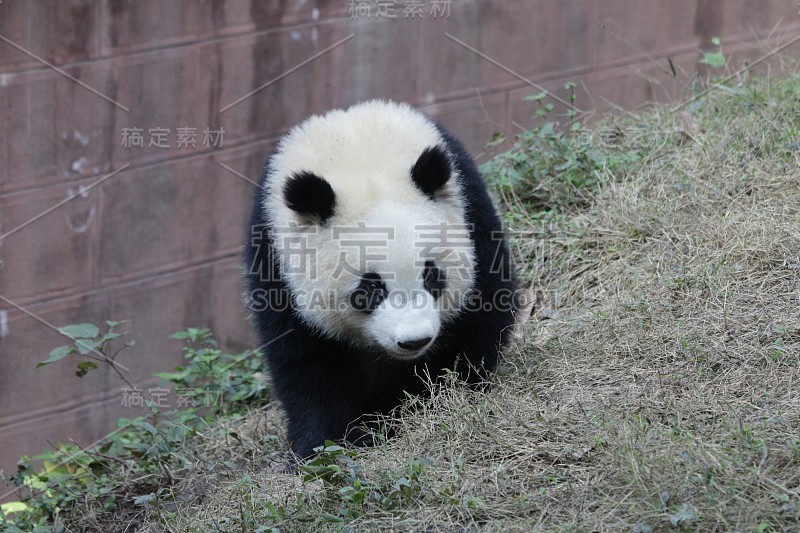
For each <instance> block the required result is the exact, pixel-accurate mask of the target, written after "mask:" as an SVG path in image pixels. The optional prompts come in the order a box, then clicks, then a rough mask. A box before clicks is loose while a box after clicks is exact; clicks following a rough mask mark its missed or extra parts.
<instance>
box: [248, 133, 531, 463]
mask: <svg viewBox="0 0 800 533" xmlns="http://www.w3.org/2000/svg"><path fill="white" fill-rule="evenodd" d="M432 122H433V121H432ZM433 124H434V125H435V127H436V129H437V130H438V132H439V134H440V135H441V137H442V139H443V140H444V145H445V147H446V151H447V152H448V153H449V155H450V161H451V162H452V164H453V165H454V166H455V168H456V170H457V171H458V174H459V177H458V179H459V180H460V181H461V187H462V191H463V193H464V198H463V200H464V202H465V207H466V209H465V217H466V219H465V222H466V223H467V224H469V225H470V227H471V228H472V231H471V232H470V237H471V239H472V241H473V243H474V250H475V260H476V265H475V278H474V288H475V289H476V290H477V291H478V293H479V294H480V295H482V298H481V302H482V303H481V304H479V305H478V306H470V307H469V308H468V309H465V310H463V311H462V312H461V313H460V314H459V315H458V316H457V318H456V319H455V320H454V321H453V322H451V323H450V324H447V325H444V326H442V329H441V330H440V332H439V335H438V337H437V339H436V343H435V348H434V349H432V350H430V351H429V352H427V353H425V354H424V355H423V356H422V357H421V358H419V359H417V360H414V361H401V360H396V359H393V358H389V357H385V356H382V354H381V353H380V351H379V350H374V349H369V348H358V347H355V346H354V345H353V344H352V343H349V342H347V341H345V340H341V339H338V340H337V338H334V336H329V335H327V334H326V333H325V332H321V331H319V328H316V327H313V326H310V325H309V324H307V323H305V322H304V321H303V320H302V318H301V317H300V316H299V315H298V314H297V313H296V312H295V311H293V309H292V308H291V307H292V306H287V305H285V304H286V302H294V300H293V298H292V295H291V290H290V288H289V286H288V285H287V283H286V281H285V280H284V279H283V276H282V274H281V267H280V261H279V260H278V259H279V258H278V257H277V256H276V250H275V248H274V246H273V245H272V238H273V237H272V235H271V233H270V231H271V230H270V228H269V225H265V207H264V205H265V195H268V194H278V193H286V191H272V192H271V191H270V190H269V188H267V187H266V186H265V184H266V180H267V172H268V168H269V164H268V165H267V167H266V168H265V172H264V175H263V176H262V187H261V188H260V189H258V190H257V191H256V194H255V202H254V206H253V210H252V215H251V218H250V227H249V228H248V232H247V242H246V245H245V253H244V260H245V265H246V275H245V276H246V289H247V291H248V295H249V297H250V308H251V309H250V310H251V312H252V320H253V322H254V325H255V328H256V330H257V332H258V334H259V336H260V340H261V342H262V345H263V346H264V350H263V351H264V355H265V358H266V363H267V366H268V369H269V374H270V377H271V384H272V393H273V394H274V397H275V398H277V399H278V400H279V401H280V403H281V404H282V406H283V408H284V410H285V413H286V416H287V421H288V439H289V441H290V442H291V447H292V450H293V451H294V452H295V453H296V454H297V455H298V456H300V457H307V456H310V455H312V454H313V449H314V448H315V447H317V446H320V445H321V444H322V443H323V442H324V441H325V440H326V439H334V440H335V439H341V438H345V437H346V438H347V439H349V440H351V441H357V440H358V439H359V438H360V437H363V433H362V432H361V431H360V430H358V429H356V428H357V426H358V425H359V418H360V417H362V415H369V414H371V413H387V412H388V411H390V410H391V409H393V408H394V407H396V406H398V405H399V404H400V402H401V401H402V400H403V398H404V395H405V393H409V394H412V395H418V394H422V393H424V392H425V391H426V384H425V381H424V379H423V378H424V377H426V376H430V377H431V378H433V379H436V378H437V377H438V376H441V375H443V374H444V373H445V372H446V369H454V370H455V371H456V372H457V373H458V374H459V375H460V377H461V378H463V380H464V381H466V382H468V383H471V384H477V383H481V382H484V381H485V379H486V377H487V374H488V373H490V372H491V371H493V370H494V369H495V368H496V366H497V362H498V353H499V351H500V349H501V348H502V347H503V345H505V344H506V342H507V341H508V340H509V337H510V335H511V334H512V327H513V324H514V311H515V308H516V307H517V305H516V297H515V293H514V291H515V282H514V277H513V274H512V268H513V267H512V264H511V256H510V252H509V249H508V245H507V243H506V240H505V238H501V240H500V241H498V238H497V235H498V234H501V232H502V230H503V228H502V223H501V220H500V217H499V216H498V213H497V210H496V208H495V206H494V204H493V203H492V200H491V199H490V197H489V194H488V191H487V188H486V185H485V183H484V180H483V178H482V177H481V175H480V173H479V172H478V169H477V167H476V165H475V163H474V162H473V160H472V159H471V157H470V156H469V155H468V153H467V151H466V150H465V149H464V147H463V146H462V144H461V143H460V142H459V141H458V140H456V139H455V138H454V137H453V136H451V135H450V134H449V133H448V132H447V131H445V130H444V128H442V127H441V126H440V125H438V124H436V123H435V122H433ZM429 156H430V154H428V155H427V156H426V155H423V154H421V158H420V160H419V161H418V163H417V165H415V166H416V167H417V168H416V169H414V168H412V169H409V177H408V179H410V180H414V181H415V182H417V183H416V185H417V187H418V188H419V189H420V190H422V191H423V192H424V193H425V195H427V196H429V197H430V198H431V199H433V200H435V199H436V195H437V191H439V190H440V187H441V184H440V183H437V181H441V180H442V178H441V171H442V170H441V169H439V170H437V168H436V167H437V165H441V161H442V159H441V157H439V158H437V157H433V158H432V160H431V161H427V162H426V160H425V157H428V158H429V159H431V158H430V157H429ZM425 172H428V173H430V174H431V175H429V176H423V175H420V174H424V173H425ZM323 178H324V177H323ZM294 179H298V180H305V181H306V183H300V184H298V185H297V186H296V187H294V188H293V190H292V191H291V192H290V193H287V197H286V198H285V201H286V202H296V203H300V204H302V203H310V204H313V203H314V202H318V200H315V199H313V198H310V197H309V195H304V194H302V193H303V191H304V189H303V187H308V190H307V192H308V193H313V192H314V190H315V189H314V187H315V186H314V183H313V182H314V180H316V179H318V177H309V176H308V175H300V176H295V178H294ZM444 179H445V180H446V178H444ZM323 192H324V191H323ZM325 194H327V193H325ZM325 194H323V196H325ZM289 196H291V198H290V197H289ZM290 207H291V206H290ZM329 208H330V209H331V210H333V211H335V209H336V203H335V199H332V198H328V199H325V198H323V200H322V203H321V205H317V206H312V207H310V208H307V209H306V210H308V211H312V212H313V211H314V210H318V211H320V212H322V214H323V215H325V216H323V217H321V218H322V219H323V220H317V221H316V222H317V223H324V219H326V218H327V216H329V215H330V213H329V212H328V211H329ZM256 294H258V295H260V297H261V298H263V299H264V300H263V301H261V302H259V303H255V300H256V299H257V298H254V295H256ZM501 294H503V295H504V298H505V302H506V303H507V305H503V306H498V305H484V304H486V303H487V302H492V299H493V297H494V296H496V295H501ZM475 307H478V308H475Z"/></svg>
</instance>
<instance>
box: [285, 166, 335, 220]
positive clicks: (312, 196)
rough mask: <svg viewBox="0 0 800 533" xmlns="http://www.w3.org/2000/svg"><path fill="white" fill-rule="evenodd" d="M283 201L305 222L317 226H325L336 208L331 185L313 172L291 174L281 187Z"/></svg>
mask: <svg viewBox="0 0 800 533" xmlns="http://www.w3.org/2000/svg"><path fill="white" fill-rule="evenodd" d="M283 201H284V202H286V206H287V207H288V208H289V209H291V210H292V211H294V212H295V213H297V214H298V215H300V216H301V217H302V218H304V219H305V220H306V221H307V222H314V223H317V224H325V222H327V220H328V219H329V218H331V217H332V216H333V211H334V208H335V207H336V195H335V194H334V193H333V188H331V184H330V183H328V182H327V181H325V180H324V179H322V178H320V177H319V176H317V175H316V174H314V173H313V172H296V173H295V174H292V176H291V177H290V178H289V179H288V180H286V183H285V184H284V186H283Z"/></svg>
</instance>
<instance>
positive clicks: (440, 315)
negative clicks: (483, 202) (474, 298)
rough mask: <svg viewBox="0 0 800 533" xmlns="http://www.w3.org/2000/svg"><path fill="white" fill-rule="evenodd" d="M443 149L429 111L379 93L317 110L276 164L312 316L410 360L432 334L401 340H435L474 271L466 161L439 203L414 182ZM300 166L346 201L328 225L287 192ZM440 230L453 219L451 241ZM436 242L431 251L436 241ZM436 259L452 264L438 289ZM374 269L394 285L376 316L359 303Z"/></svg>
mask: <svg viewBox="0 0 800 533" xmlns="http://www.w3.org/2000/svg"><path fill="white" fill-rule="evenodd" d="M436 146H438V147H440V148H441V149H443V150H445V151H446V144H445V142H444V139H442V136H441V134H440V133H439V130H438V129H437V128H436V126H435V125H434V124H433V123H432V122H431V121H430V119H428V118H427V117H425V116H424V115H423V114H421V113H419V112H417V111H416V110H414V109H413V108H412V107H410V106H408V105H404V104H397V103H391V102H384V101H379V100H375V101H369V102H365V103H362V104H359V105H356V106H353V107H351V108H349V109H346V110H336V111H332V112H329V113H327V114H325V115H320V116H313V117H311V118H309V119H308V120H306V121H305V122H303V123H302V124H300V125H299V126H297V127H295V128H293V129H292V130H291V131H290V132H289V133H288V134H287V135H286V136H285V137H284V138H283V140H282V141H281V143H280V145H279V146H278V150H277V153H276V154H274V155H273V157H272V158H271V159H270V163H269V166H268V168H267V169H266V181H265V188H266V189H267V191H266V192H267V194H265V195H264V197H263V198H264V204H263V212H264V215H265V220H266V221H267V224H268V225H269V226H270V230H271V234H272V235H273V243H272V245H273V247H274V249H275V250H276V252H277V254H276V256H277V257H278V258H279V261H280V267H281V271H282V274H283V277H284V279H285V281H286V283H287V284H288V286H289V288H290V290H291V293H292V294H293V296H294V298H295V300H296V303H297V313H298V314H299V315H300V316H301V318H302V320H303V321H304V322H305V323H306V324H307V325H309V326H311V327H313V328H315V329H316V330H317V331H319V332H321V333H323V334H325V335H329V336H333V337H335V338H337V339H339V340H345V341H347V342H349V343H352V344H354V345H357V346H361V347H364V348H376V347H382V348H383V350H384V351H385V352H386V353H387V354H389V355H391V356H394V357H396V358H405V359H408V358H415V357H418V356H420V355H422V354H423V353H424V352H425V351H426V350H427V349H428V348H430V346H431V345H433V342H432V343H430V344H429V345H427V346H424V347H423V348H421V349H419V350H417V351H414V352H409V351H408V350H401V349H399V348H398V346H397V344H398V342H403V341H406V340H416V339H422V338H431V339H435V338H436V336H437V334H438V333H439V330H440V328H441V327H442V325H444V324H446V323H447V322H449V321H451V320H453V319H454V318H455V317H456V316H457V315H458V313H459V310H460V308H461V307H462V304H463V302H464V300H465V298H467V297H468V294H469V291H470V289H471V288H472V287H473V280H474V277H475V266H474V265H475V257H474V254H475V251H474V249H473V244H472V241H471V240H470V239H469V238H468V235H467V228H466V225H465V222H464V221H465V213H464V209H465V205H464V201H463V196H464V191H462V190H461V187H462V184H461V181H460V180H459V179H458V175H457V172H458V169H457V167H456V166H455V165H451V167H452V169H453V174H451V178H450V179H449V180H447V182H446V184H445V186H444V189H443V190H442V191H441V193H440V194H438V196H437V198H436V200H435V201H434V200H433V199H431V198H428V197H427V196H426V195H425V193H423V192H422V191H420V190H419V189H418V188H417V187H415V185H414V183H413V182H412V181H411V180H410V179H409V171H410V169H411V168H412V166H413V165H414V164H415V162H416V161H417V159H418V158H419V157H420V154H421V153H423V152H424V151H425V150H426V149H428V148H431V147H436ZM298 172H311V173H314V174H316V175H317V176H319V177H322V178H323V179H324V180H326V181H327V182H328V183H329V184H330V186H331V188H332V189H333V192H334V193H335V196H336V207H335V210H334V212H333V215H332V217H331V218H330V219H329V220H327V221H326V223H325V224H322V225H320V224H314V223H309V222H308V221H304V220H302V218H301V217H299V216H298V214H297V213H295V212H294V211H292V209H290V208H289V207H288V206H287V205H286V203H285V201H284V197H283V195H282V194H280V192H281V191H282V188H283V187H284V185H285V183H286V181H287V180H289V179H290V178H291V176H292V175H293V174H295V173H298ZM443 224H444V226H442V225H443ZM359 228H361V229H362V230H365V231H360V230H359ZM376 228H377V229H379V230H381V231H377V230H376ZM435 228H444V229H442V230H440V231H446V232H447V235H448V237H449V240H448V239H444V242H442V239H441V236H440V237H438V238H432V237H431V235H433V234H434V233H435V231H437V230H436V229H435ZM370 230H376V231H375V233H370ZM354 241H359V242H360V244H358V245H354V244H353V242H354ZM433 241H436V246H435V247H434V248H433V249H431V246H430V245H427V244H426V243H429V242H433ZM370 243H371V244H370ZM364 246H366V247H365V248H362V247H364ZM298 247H300V248H298ZM363 251H366V252H367V253H366V254H362V252H363ZM362 255H367V257H361V256H362ZM426 260H436V261H437V266H438V267H439V268H441V269H442V270H443V271H444V273H445V277H446V279H447V285H446V287H445V289H444V290H443V294H442V296H440V297H439V298H434V297H433V296H432V295H431V294H430V293H429V292H428V291H426V290H425V289H424V286H423V280H422V272H423V269H424V263H425V262H426ZM343 261H344V262H343ZM351 267H354V269H351ZM365 272H375V273H378V274H380V275H381V276H382V277H383V279H384V281H385V283H386V286H387V289H388V292H389V296H388V297H387V298H386V299H385V300H384V301H383V302H382V303H381V304H380V305H379V306H378V308H377V309H375V310H374V311H373V312H372V313H370V314H365V313H362V312H359V311H357V310H355V309H353V307H352V306H351V305H350V303H349V299H350V296H351V294H352V293H353V291H354V290H355V289H356V288H357V287H358V285H359V282H360V280H361V276H362V275H363V274H364V273H365ZM334 274H335V275H334ZM434 342H435V341H434Z"/></svg>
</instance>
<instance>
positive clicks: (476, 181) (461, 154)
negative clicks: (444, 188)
mask: <svg viewBox="0 0 800 533" xmlns="http://www.w3.org/2000/svg"><path fill="white" fill-rule="evenodd" d="M434 124H435V126H436V129H437V130H439V134H440V135H441V136H442V138H443V139H444V142H445V144H446V145H447V150H448V151H449V152H450V154H451V156H452V157H453V162H454V163H455V165H456V168H457V170H458V173H459V176H460V177H459V179H460V181H461V187H462V190H463V192H464V196H465V198H464V199H465V200H466V203H467V213H466V216H467V219H468V222H469V223H476V224H478V225H479V226H480V227H483V228H487V226H488V227H490V228H491V229H492V230H498V231H499V230H501V229H502V222H501V220H500V218H499V217H498V216H497V210H496V208H495V206H494V203H493V202H492V199H491V197H490V196H489V191H488V189H487V188H486V182H485V181H484V179H483V176H481V173H480V171H479V170H478V166H477V165H476V164H475V160H474V159H473V158H472V156H470V155H469V152H468V151H467V149H466V148H464V145H463V144H462V143H461V141H459V140H458V139H457V138H456V137H455V136H454V135H452V134H451V133H450V132H449V131H447V129H445V128H444V126H442V125H441V124H439V123H438V122H436V121H434Z"/></svg>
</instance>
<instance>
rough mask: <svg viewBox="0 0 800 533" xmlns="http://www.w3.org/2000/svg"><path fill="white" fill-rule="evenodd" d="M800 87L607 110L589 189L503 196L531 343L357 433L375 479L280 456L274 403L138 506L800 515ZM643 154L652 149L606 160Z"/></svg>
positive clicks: (721, 526) (381, 525) (734, 523)
mask: <svg viewBox="0 0 800 533" xmlns="http://www.w3.org/2000/svg"><path fill="white" fill-rule="evenodd" d="M798 95H800V79H798V78H787V79H782V80H772V81H764V82H762V81H757V80H754V81H751V82H748V83H747V84H746V88H744V89H735V90H728V89H725V90H717V91H713V92H712V93H711V94H710V96H709V97H708V98H704V99H702V100H701V101H700V104H699V105H696V106H694V107H693V108H691V109H692V115H691V116H690V115H689V114H681V113H676V112H673V111H671V110H669V109H667V108H656V109H653V110H650V111H647V112H644V113H641V114H637V115H631V116H628V117H625V118H623V119H617V120H616V121H614V122H613V123H612V122H608V123H606V124H605V125H603V126H600V127H598V128H597V129H594V130H591V131H590V132H589V138H588V141H589V142H590V143H591V145H592V146H594V147H596V148H597V150H599V151H600V152H602V153H603V154H605V155H606V156H608V158H609V159H608V161H609V163H608V164H607V165H605V164H604V165H602V166H603V168H601V171H600V173H599V174H598V178H599V184H598V185H597V187H598V188H597V190H596V191H595V194H594V195H593V200H592V201H591V202H590V203H588V204H587V205H585V206H579V207H575V206H572V207H570V206H569V205H566V206H564V209H563V210H562V214H561V215H560V216H556V217H546V219H547V223H546V224H545V223H543V222H541V220H540V219H537V218H536V217H535V216H532V214H531V213H526V212H525V209H527V207H526V206H529V205H530V204H526V202H527V200H525V199H524V198H523V195H522V194H520V195H519V196H518V197H519V198H520V202H522V203H521V204H519V203H517V202H516V200H513V201H511V202H509V203H510V204H511V211H510V214H509V219H510V221H511V222H510V224H511V228H512V230H513V231H514V232H515V234H516V237H515V239H514V241H515V243H516V245H517V249H518V252H519V255H520V261H521V262H522V263H523V264H524V265H525V266H526V267H527V268H526V272H528V276H529V278H530V279H531V280H532V282H533V288H534V289H535V291H536V293H537V295H538V300H539V301H538V304H537V309H536V311H535V312H534V317H533V319H532V320H531V321H530V322H529V323H528V325H527V327H526V333H525V336H524V339H522V340H520V341H519V342H517V344H516V345H515V346H514V347H513V348H512V349H511V350H510V353H509V354H508V355H507V358H506V361H505V363H504V364H503V365H502V368H501V371H500V372H499V374H498V376H497V378H496V380H495V385H494V387H493V388H492V390H491V391H490V392H489V393H487V394H477V393H472V392H469V391H466V390H464V389H463V388H461V387H445V388H442V389H440V390H438V391H437V392H436V393H435V394H434V397H433V399H432V400H430V401H425V402H421V404H420V405H419V407H418V409H417V411H415V412H414V414H406V416H401V417H400V418H399V419H397V420H396V421H394V424H396V425H397V426H398V430H399V431H398V435H397V436H396V437H395V438H393V439H391V440H389V441H388V442H387V443H385V444H384V445H382V446H377V447H375V448H372V449H366V450H359V451H358V453H357V455H356V456H355V457H354V458H353V459H351V460H350V461H355V463H356V464H357V465H358V466H357V468H361V471H360V473H359V474H358V478H359V479H360V480H361V481H358V482H356V481H354V479H355V478H354V477H353V476H350V477H348V476H349V474H347V468H345V470H344V473H343V474H341V475H339V477H336V476H333V477H329V478H328V479H329V480H330V481H329V482H326V483H323V482H322V481H319V480H317V481H310V482H306V483H303V482H302V481H301V480H300V478H299V476H297V475H294V474H288V473H284V472H281V466H280V465H281V463H282V461H283V460H284V458H285V455H284V453H285V452H284V451H283V450H285V449H286V443H285V442H284V441H283V439H282V438H281V437H279V438H278V439H274V438H273V437H271V435H275V434H276V433H277V434H280V431H281V430H280V427H281V426H280V420H279V415H278V413H277V410H276V409H275V408H270V409H269V410H267V411H266V412H254V413H253V414H252V416H249V417H247V418H246V419H245V420H244V421H241V422H237V423H235V424H232V425H231V426H230V428H229V429H230V431H234V432H236V434H237V437H238V440H237V438H228V439H220V438H218V436H217V435H218V432H213V433H209V437H208V438H207V439H203V438H200V439H198V441H197V443H196V444H197V447H198V454H199V455H200V456H202V457H204V458H205V459H206V462H205V463H201V462H198V464H197V465H196V469H195V474H193V475H191V476H188V477H187V478H186V479H185V480H184V481H183V482H182V488H183V489H184V491H183V494H184V496H186V495H188V497H187V498H186V501H184V502H182V503H180V504H178V505H175V504H169V505H157V506H149V507H148V508H146V509H143V510H142V511H141V514H139V516H138V517H137V520H139V519H144V520H145V522H147V523H149V524H150V525H151V526H152V527H153V528H154V529H160V528H164V527H166V528H175V529H180V530H183V529H186V528H190V527H193V528H195V529H197V530H206V529H212V528H215V527H219V528H221V529H222V530H236V531H251V530H255V529H256V528H257V527H258V525H259V524H268V525H270V526H275V527H280V528H281V529H282V530H287V531H292V530H297V529H305V528H309V527H312V526H318V525H320V524H319V522H321V521H324V520H343V521H344V523H345V524H349V527H351V528H353V529H354V530H364V529H376V530H377V529H389V528H393V529H400V530H405V529H413V530H422V529H425V528H434V529H447V530H455V529H457V528H461V527H465V528H468V529H473V528H485V529H487V530H504V531H507V530H514V529H515V528H518V529H519V530H526V531H527V530H530V529H531V528H533V529H540V530H546V531H558V530H565V531H574V530H578V531H598V530H610V531H615V530H628V531H630V530H635V531H643V532H644V531H650V530H655V531H658V530H662V529H671V528H673V527H675V526H677V528H678V529H682V528H683V529H687V530H704V531H715V530H716V531H731V530H741V531H755V530H757V529H758V528H759V527H760V528H762V530H763V531H771V530H775V531H780V530H784V529H791V530H797V529H798V528H800V518H799V517H800V170H799V167H800V145H799V144H797V143H798V142H800V96H798ZM685 109H689V106H686V108H685ZM522 149H523V150H524V147H522ZM630 153H638V154H640V156H641V157H640V159H639V160H637V161H635V162H626V163H625V164H624V165H623V164H612V163H614V161H615V160H614V157H616V156H615V154H617V155H619V154H630ZM620 157H622V156H620ZM506 192H508V191H506ZM529 215H531V216H529ZM331 457H333V459H335V460H339V461H340V463H341V464H343V465H345V467H346V466H347V465H348V464H350V466H351V467H352V466H353V465H352V464H351V463H349V462H348V460H346V457H345V456H344V455H342V454H341V453H340V452H333V453H332V454H331ZM337 458H338V459H337ZM222 461H228V464H227V466H222V464H221V463H222ZM230 461H234V462H235V463H236V464H235V465H234V464H233V463H231V462H230ZM365 486H366V487H367V488H365ZM359 495H363V496H364V500H363V501H360V498H361V496H359ZM326 517H327V518H326ZM315 522H316V523H315Z"/></svg>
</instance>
